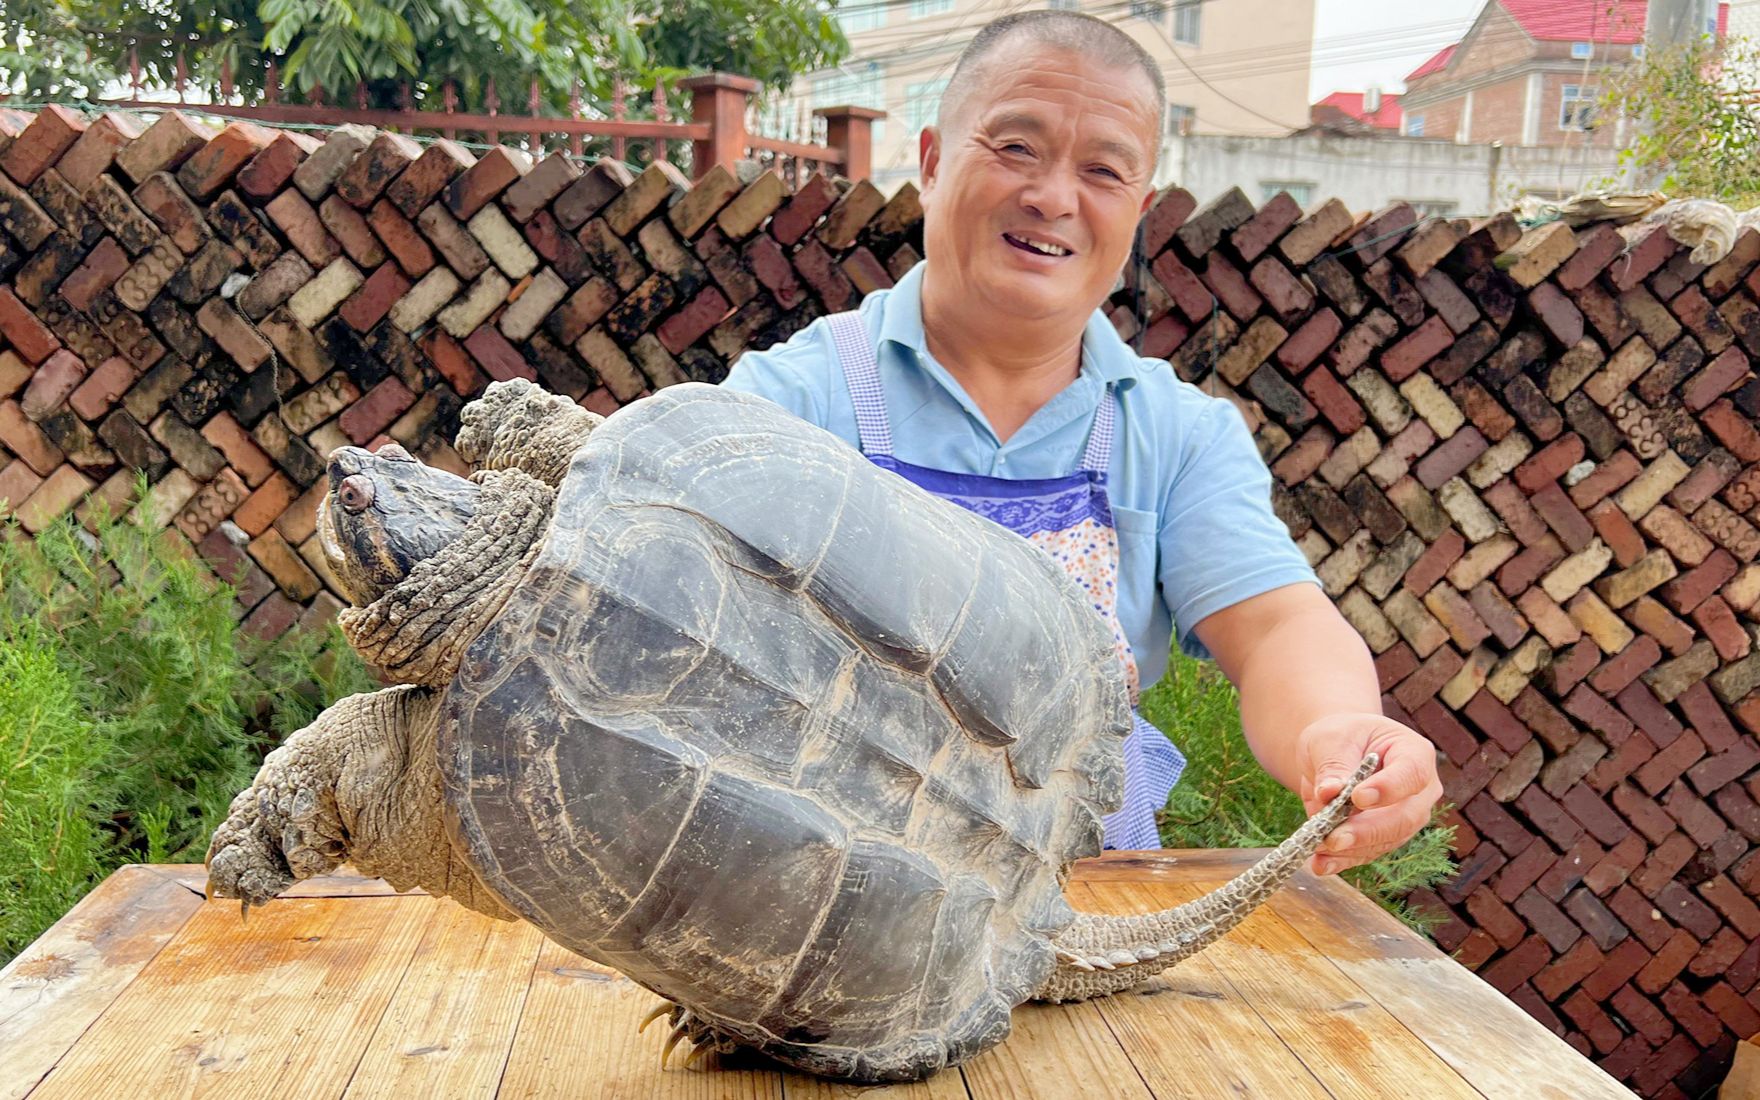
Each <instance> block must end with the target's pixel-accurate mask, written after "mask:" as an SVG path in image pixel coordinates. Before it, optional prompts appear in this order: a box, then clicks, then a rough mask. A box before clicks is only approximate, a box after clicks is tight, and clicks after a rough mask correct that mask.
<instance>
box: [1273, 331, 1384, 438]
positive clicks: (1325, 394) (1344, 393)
mask: <svg viewBox="0 0 1760 1100" xmlns="http://www.w3.org/2000/svg"><path fill="white" fill-rule="evenodd" d="M1334 323H1335V324H1336V323H1337V322H1336V319H1335V320H1334ZM1284 346H1285V347H1287V346H1288V345H1287V343H1286V344H1285V345H1284ZM1302 392H1303V393H1305V394H1307V395H1308V399H1309V400H1311V401H1312V402H1313V403H1314V407H1315V408H1316V409H1318V410H1319V412H1320V415H1321V416H1324V417H1325V418H1326V422H1327V423H1328V424H1331V425H1332V427H1333V429H1334V430H1335V431H1337V432H1338V434H1340V435H1350V434H1352V433H1353V432H1355V431H1356V430H1357V429H1358V428H1361V427H1362V426H1363V424H1364V423H1365V420H1366V417H1365V414H1364V412H1363V406H1361V405H1360V404H1358V403H1357V399H1356V398H1355V397H1353V396H1352V395H1351V392H1350V391H1349V390H1347V389H1345V388H1344V386H1343V385H1341V384H1340V383H1339V381H1338V379H1337V378H1335V377H1333V374H1332V372H1331V371H1329V370H1317V371H1310V372H1309V373H1308V376H1307V377H1306V378H1304V379H1303V380H1302Z"/></svg>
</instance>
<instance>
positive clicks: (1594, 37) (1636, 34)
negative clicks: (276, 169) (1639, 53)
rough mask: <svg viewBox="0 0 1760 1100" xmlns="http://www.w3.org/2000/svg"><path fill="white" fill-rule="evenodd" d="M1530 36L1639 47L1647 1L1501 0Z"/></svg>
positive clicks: (1552, 40)
mask: <svg viewBox="0 0 1760 1100" xmlns="http://www.w3.org/2000/svg"><path fill="white" fill-rule="evenodd" d="M1500 2H1501V3H1502V4H1503V10H1505V11H1507V12H1509V13H1510V15H1511V16H1512V17H1513V18H1514V19H1515V21H1516V22H1517V23H1520V24H1521V26H1522V29H1523V30H1525V31H1527V32H1528V34H1529V36H1531V37H1533V38H1535V39H1537V40H1539V41H1541V42H1598V43H1601V44H1603V45H1609V46H1635V45H1637V44H1638V43H1640V42H1642V41H1644V16H1645V14H1646V13H1647V11H1648V10H1649V7H1650V5H1649V3H1648V2H1647V0H1500Z"/></svg>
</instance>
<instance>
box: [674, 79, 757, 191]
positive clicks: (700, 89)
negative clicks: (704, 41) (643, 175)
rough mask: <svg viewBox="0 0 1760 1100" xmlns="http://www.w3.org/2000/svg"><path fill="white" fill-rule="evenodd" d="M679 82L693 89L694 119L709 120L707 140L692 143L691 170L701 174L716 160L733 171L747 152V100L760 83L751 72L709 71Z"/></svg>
mask: <svg viewBox="0 0 1760 1100" xmlns="http://www.w3.org/2000/svg"><path fill="white" fill-rule="evenodd" d="M679 86H680V87H682V88H684V89H685V90H686V91H688V92H690V93H691V121H692V122H697V123H703V122H706V123H708V124H709V138H708V140H707V141H693V142H692V143H691V174H692V175H693V176H697V177H699V178H700V177H702V176H703V175H704V174H705V173H706V172H708V171H709V169H711V168H713V167H714V166H715V165H717V164H719V165H721V166H722V167H723V168H726V169H727V170H728V171H729V172H731V171H733V170H734V165H735V164H736V163H737V162H738V161H739V160H740V159H741V158H742V157H744V156H745V155H746V102H747V101H748V100H749V99H750V98H751V95H752V93H753V92H756V91H757V90H758V88H759V87H760V86H761V85H760V84H759V83H758V81H756V80H753V79H752V78H751V77H749V76H735V75H733V74H732V73H706V74H704V75H703V76H693V77H691V78H690V79H689V80H682V81H680V82H679Z"/></svg>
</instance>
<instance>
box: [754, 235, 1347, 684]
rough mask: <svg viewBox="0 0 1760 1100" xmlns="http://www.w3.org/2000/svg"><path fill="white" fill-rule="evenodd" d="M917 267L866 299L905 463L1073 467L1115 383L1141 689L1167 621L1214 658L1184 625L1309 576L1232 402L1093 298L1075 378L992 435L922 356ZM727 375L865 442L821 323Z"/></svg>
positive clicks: (1123, 537)
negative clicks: (1132, 342) (1004, 434)
mask: <svg viewBox="0 0 1760 1100" xmlns="http://www.w3.org/2000/svg"><path fill="white" fill-rule="evenodd" d="M923 266H924V265H923V264H918V265H917V266H916V267H914V268H912V269H911V270H910V271H909V272H908V273H907V274H906V275H905V277H904V278H903V279H900V280H899V282H898V285H897V286H895V287H893V288H892V289H891V290H877V291H875V292H874V293H872V294H869V295H868V296H867V298H866V299H864V300H863V302H862V305H861V315H862V321H863V323H864V325H865V326H866V328H867V330H868V335H869V337H870V338H871V339H873V340H874V341H876V347H877V349H878V358H879V362H880V383H881V386H882V388H883V390H884V391H885V395H886V408H887V412H888V414H889V415H890V417H891V421H892V437H893V452H894V457H896V458H898V459H899V460H900V461H902V462H908V463H911V464H912V465H916V466H926V467H930V468H932V469H937V470H948V471H952V472H954V473H965V474H985V475H988V476H990V477H1002V478H1047V477H1063V476H1065V475H1068V474H1070V473H1073V472H1074V471H1075V470H1077V469H1078V468H1079V467H1080V466H1081V459H1082V451H1083V448H1084V447H1085V446H1086V445H1087V441H1088V429H1089V427H1090V425H1092V423H1093V421H1094V412H1095V410H1096V409H1097V408H1099V404H1100V396H1101V394H1102V393H1104V392H1105V389H1106V386H1107V384H1108V383H1111V384H1112V385H1113V386H1114V387H1115V388H1116V390H1117V392H1118V395H1119V396H1118V400H1119V409H1118V412H1119V416H1118V424H1117V432H1118V434H1117V439H1116V441H1115V442H1114V444H1113V450H1112V466H1111V469H1110V470H1109V471H1108V478H1107V481H1108V484H1107V488H1108V491H1109V493H1110V496H1111V501H1112V514H1113V518H1114V521H1115V522H1116V523H1117V525H1118V535H1119V556H1120V565H1119V572H1120V575H1119V583H1118V597H1119V600H1118V617H1119V622H1120V624H1121V625H1122V626H1123V627H1124V631H1125V636H1126V637H1127V638H1129V639H1130V643H1131V648H1132V649H1133V650H1134V651H1135V653H1136V658H1137V667H1138V674H1139V680H1140V682H1141V684H1142V686H1143V687H1144V688H1147V687H1148V686H1149V685H1150V684H1153V683H1154V682H1155V681H1156V680H1159V679H1160V678H1161V675H1162V673H1164V672H1165V671H1166V670H1167V662H1168V646H1169V641H1170V639H1171V638H1172V637H1173V633H1174V629H1175V627H1176V625H1177V628H1178V631H1179V644H1180V648H1181V649H1182V650H1184V651H1185V652H1186V653H1188V654H1190V655H1192V656H1194V657H1209V656H1210V652H1209V651H1208V650H1207V649H1206V648H1205V647H1204V645H1203V643H1201V642H1199V641H1198V639H1197V637H1196V636H1195V635H1193V634H1192V627H1193V626H1195V625H1196V624H1197V623H1198V622H1199V621H1200V620H1202V619H1203V618H1204V617H1205V616H1207V615H1210V614H1212V613H1214V612H1217V611H1220V610H1222V609H1223V608H1225V607H1228V606H1230V605H1231V604H1235V603H1239V602H1240V601H1241V600H1245V599H1248V598H1249V597H1252V596H1256V595H1258V594H1260V593H1262V592H1267V591H1270V590H1271V589H1273V588H1278V587H1281V586H1283V585H1286V584H1294V583H1298V582H1302V581H1307V582H1309V583H1313V584H1318V583H1319V581H1318V579H1317V578H1316V577H1315V576H1314V571H1313V569H1312V568H1311V567H1310V566H1309V565H1308V562H1307V559H1306V558H1305V557H1303V555H1302V552H1301V551H1300V550H1299V549H1297V547H1296V545H1295V543H1294V542H1292V541H1291V540H1290V537H1289V530H1288V528H1286V527H1285V526H1284V524H1283V521H1282V520H1280V519H1278V518H1277V516H1276V514H1275V513H1273V512H1272V510H1271V473H1270V471H1269V470H1267V469H1266V468H1265V463H1264V462H1263V461H1262V460H1261V459H1260V458H1259V452H1258V449H1257V448H1256V447H1255V446H1254V444H1253V437H1252V433H1251V432H1249V431H1248V430H1247V425H1246V421H1245V420H1243V419H1242V418H1241V414H1240V411H1239V410H1238V409H1236V408H1235V407H1234V405H1233V404H1231V403H1230V402H1229V401H1228V400H1227V399H1226V398H1220V397H1211V396H1210V395H1208V394H1206V393H1204V392H1203V391H1202V390H1200V389H1198V388H1197V387H1196V386H1193V385H1191V384H1190V383H1188V382H1183V381H1181V380H1180V379H1179V378H1178V377H1177V376H1175V374H1174V373H1173V368H1172V367H1170V366H1168V364H1167V363H1166V362H1165V361H1163V360H1160V359H1146V358H1143V357H1142V356H1139V355H1138V354H1136V353H1135V352H1133V351H1132V350H1131V349H1130V347H1129V346H1128V345H1126V344H1125V342H1124V341H1123V340H1121V339H1120V338H1119V336H1118V332H1117V330H1116V329H1114V328H1113V327H1112V323H1111V322H1110V321H1108V320H1107V319H1106V316H1105V315H1104V314H1103V313H1101V312H1100V311H1098V310H1096V311H1095V312H1094V316H1093V317H1092V318H1090V319H1089V321H1088V327H1087V329H1086V330H1085V331H1084V333H1083V334H1082V368H1081V372H1080V374H1079V375H1078V376H1077V377H1076V380H1075V381H1074V382H1072V383H1070V385H1069V386H1067V387H1066V388H1064V389H1063V390H1062V391H1061V392H1059V393H1058V394H1057V395H1056V396H1055V397H1053V398H1052V399H1051V400H1050V401H1048V402H1046V403H1045V405H1044V406H1043V407H1042V408H1040V409H1039V411H1038V412H1036V413H1034V414H1033V416H1032V418H1031V419H1030V420H1028V421H1027V422H1026V423H1025V424H1024V425H1022V426H1021V427H1020V429H1019V430H1018V431H1016V432H1015V433H1014V434H1013V435H1011V436H1010V437H1009V438H1008V441H1007V442H1006V443H1003V442H1000V441H999V440H998V439H997V438H996V433H995V432H994V431H993V430H991V428H990V425H989V422H988V421H986V420H985V418H984V414H983V413H982V412H980V411H979V410H978V407H977V405H975V404H974V403H973V402H972V399H971V397H970V396H968V395H967V394H966V392H965V390H964V389H963V388H962V387H961V386H960V384H959V383H958V382H956V381H955V380H954V378H953V376H952V375H950V374H949V373H948V372H947V369H946V368H945V367H943V366H942V365H941V364H939V363H937V362H936V361H935V359H934V357H933V356H931V355H930V354H929V349H928V345H927V342H926V340H925V338H924V335H923V311H922V284H923ZM722 384H723V385H725V386H730V387H732V388H734V389H737V390H742V391H744V392H746V393H753V394H757V395H759V396H761V397H767V398H769V399H770V400H772V401H774V402H776V403H777V404H779V405H781V406H782V407H784V408H786V409H788V410H789V411H791V412H793V413H794V414H795V415H797V416H800V417H802V418H803V419H806V420H808V421H810V422H812V423H814V424H817V425H819V426H820V427H822V428H825V429H827V430H829V431H830V432H832V433H833V434H835V435H837V436H839V437H840V438H842V439H843V440H845V441H846V442H848V443H850V444H852V445H854V446H858V447H859V446H860V435H859V433H858V432H857V429H856V412H855V403H854V401H853V400H852V399H851V397H850V393H849V387H848V385H847V384H845V382H844V378H843V370H842V367H841V366H840V365H839V363H838V359H837V353H836V350H835V348H834V347H833V345H832V340H831V328H830V326H829V325H828V324H827V323H826V322H825V321H824V320H823V319H820V320H818V321H814V322H813V323H812V324H811V325H809V326H807V327H806V328H804V329H802V330H801V331H800V332H798V333H796V334H795V335H794V336H793V337H792V338H790V339H789V340H788V341H787V342H786V343H783V344H779V345H777V346H776V347H773V348H770V349H768V350H767V351H748V352H746V353H745V354H744V355H742V356H741V357H740V359H739V361H738V362H737V363H735V364H734V367H733V370H732V372H731V373H729V374H728V376H727V380H726V381H725V382H723V383H722Z"/></svg>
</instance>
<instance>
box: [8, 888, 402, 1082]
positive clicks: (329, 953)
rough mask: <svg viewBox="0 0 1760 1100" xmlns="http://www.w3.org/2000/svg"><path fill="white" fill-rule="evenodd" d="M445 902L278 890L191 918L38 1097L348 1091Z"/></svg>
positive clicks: (208, 909) (207, 908) (57, 1069)
mask: <svg viewBox="0 0 1760 1100" xmlns="http://www.w3.org/2000/svg"><path fill="white" fill-rule="evenodd" d="M434 912H435V906H434V904H433V902H432V901H431V900H430V899H427V898H380V899H373V900H367V899H357V900H355V901H351V902H348V903H346V904H345V903H342V902H338V901H328V900H323V899H285V898H284V899H278V900H277V901H275V902H273V903H272V904H270V905H268V906H265V907H264V908H263V909H261V910H259V911H257V912H255V913H253V914H252V916H251V919H250V922H249V923H248V924H242V925H241V923H240V922H239V919H238V910H237V908H236V907H235V906H234V905H233V904H232V903H230V902H225V903H218V904H209V905H204V906H202V907H201V910H200V911H199V912H197V913H196V914H195V915H194V916H192V917H191V918H190V919H189V921H188V923H187V924H185V925H184V927H183V929H182V930H181V931H180V932H179V933H178V935H177V936H176V937H175V938H174V939H173V940H172V941H171V943H170V944H168V945H167V946H166V947H165V949H164V950H163V951H161V952H159V954H158V956H157V957H156V958H154V959H153V961H152V962H151V963H149V964H148V965H147V967H146V968H145V969H144V970H142V971H141V973H140V976H139V977H137V978H136V979H135V980H134V982H133V983H131V984H130V985H129V987H128V988H127V989H126V990H125V991H124V992H123V994H122V996H120V997H118V998H117V999H116V1002H115V1003H114V1004H112V1005H111V1006H110V1008H109V1010H108V1011H106V1012H105V1013H104V1015H103V1017H102V1018H101V1019H99V1021H98V1022H97V1024H95V1025H94V1026H93V1027H92V1028H91V1030H89V1031H88V1032H86V1034H85V1035H84V1036H83V1037H82V1038H81V1039H80V1041H79V1042H78V1043H76V1044H75V1045H74V1047H73V1049H72V1050H71V1051H69V1052H68V1054H67V1056H66V1057H65V1058H63V1059H62V1060H61V1063H60V1064H59V1065H57V1066H56V1067H55V1069H54V1070H53V1071H52V1072H51V1073H50V1074H49V1076H48V1077H47V1078H46V1079H45V1080H44V1081H43V1083H42V1084H41V1085H40V1086H38V1088H37V1090H36V1091H35V1092H33V1093H32V1094H31V1096H32V1098H33V1100H57V1098H61V1097H68V1098H74V1100H88V1098H90V1097H93V1096H105V1095H114V1094H115V1091H114V1090H115V1086H116V1084H117V1083H118V1082H127V1083H128V1089H127V1091H128V1095H131V1096H152V1097H154V1098H155V1100H160V1098H164V1097H172V1096H227V1097H231V1096H274V1097H276V1098H277V1100H282V1098H286V1097H308V1096H309V1097H323V1098H326V1100H329V1098H333V1097H336V1096H338V1095H340V1094H341V1093H342V1091H343V1089H344V1088H345V1087H346V1086H347V1084H348V1080H349V1077H350V1076H351V1075H352V1074H353V1073H354V1069H355V1066H356V1065H357V1064H358V1063H359V1061H360V1057H361V1053H362V1051H363V1050H364V1049H365V1047H366V1043H367V1040H368V1038H369V1037H370V1036H371V1035H372V1034H373V1030H374V1028H375V1027H376V1025H377V1024H378V1022H379V1020H380V1018H381V1017H382V1016H383V1015H384V1013H385V1007H386V1005H387V1004H389V1003H390V1001H391V996H392V993H393V991H394V990H395V989H396V986H397V983H398V981H399V980H400V979H401V978H402V977H403V973H404V971H405V969H406V968H407V967H408V965H409V961H410V956H411V954H412V953H413V952H414V950H415V946H416V944H417V943H419V942H420V941H421V938H422V934H423V931H424V929H425V926H426V924H427V922H428V919H429V918H430V917H431V916H432V915H433V913H434Z"/></svg>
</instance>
